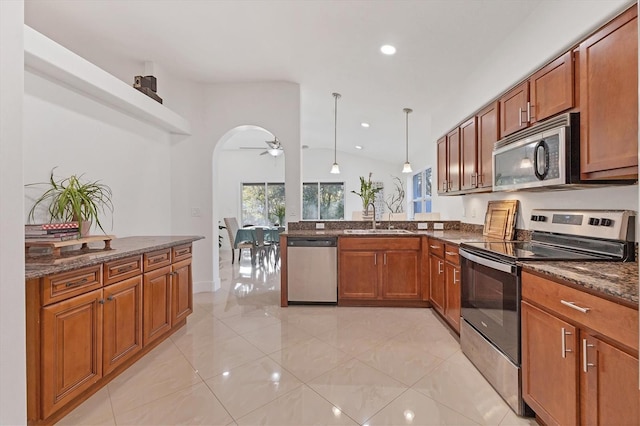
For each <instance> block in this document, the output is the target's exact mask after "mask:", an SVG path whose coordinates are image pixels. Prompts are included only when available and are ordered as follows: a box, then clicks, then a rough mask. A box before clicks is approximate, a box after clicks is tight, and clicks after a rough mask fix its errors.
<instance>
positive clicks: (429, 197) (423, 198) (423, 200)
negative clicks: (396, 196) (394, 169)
mask: <svg viewBox="0 0 640 426" xmlns="http://www.w3.org/2000/svg"><path fill="white" fill-rule="evenodd" d="M427 170H430V171H431V172H430V175H429V180H430V182H431V184H430V185H429V186H430V187H431V194H427ZM418 175H421V176H422V188H421V190H420V196H419V197H417V198H414V192H415V191H414V187H413V182H414V179H415V177H416V176H418ZM410 182H411V219H413V218H415V214H416V211H415V203H420V205H421V207H422V211H421V213H430V212H431V211H432V208H433V167H432V166H427V167H424V168H423V169H420V170H418V171H417V172H415V173H413V174H412V175H411V179H410ZM428 201H430V203H428V204H427V202H428ZM427 206H428V207H429V208H428V209H427Z"/></svg>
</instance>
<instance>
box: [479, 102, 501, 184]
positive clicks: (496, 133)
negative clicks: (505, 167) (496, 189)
mask: <svg viewBox="0 0 640 426" xmlns="http://www.w3.org/2000/svg"><path fill="white" fill-rule="evenodd" d="M499 111H500V107H499V103H498V102H497V101H496V102H493V103H491V104H490V105H488V106H486V107H485V108H483V109H482V110H480V112H478V113H477V114H476V123H477V126H478V129H477V135H478V140H477V148H476V151H477V155H478V158H477V166H476V179H475V183H476V186H477V187H478V188H485V189H486V190H489V191H490V190H491V189H492V188H493V182H492V179H493V178H492V177H493V145H494V144H495V143H496V142H497V141H498V140H499V139H500V116H499V114H498V112H499Z"/></svg>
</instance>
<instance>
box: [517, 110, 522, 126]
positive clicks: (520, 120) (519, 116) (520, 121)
mask: <svg viewBox="0 0 640 426" xmlns="http://www.w3.org/2000/svg"><path fill="white" fill-rule="evenodd" d="M518 126H522V108H518Z"/></svg>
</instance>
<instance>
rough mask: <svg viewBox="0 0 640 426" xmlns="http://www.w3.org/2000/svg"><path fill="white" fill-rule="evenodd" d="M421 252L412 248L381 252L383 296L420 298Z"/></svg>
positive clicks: (389, 297)
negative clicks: (411, 249)
mask: <svg viewBox="0 0 640 426" xmlns="http://www.w3.org/2000/svg"><path fill="white" fill-rule="evenodd" d="M419 254H420V252H418V251H410V250H403V251H401V250H398V251H386V252H384V253H381V255H382V263H383V265H384V274H383V280H382V297H383V298H385V299H415V300H420V279H419V277H420V266H419V265H420V263H419V261H418V259H419Z"/></svg>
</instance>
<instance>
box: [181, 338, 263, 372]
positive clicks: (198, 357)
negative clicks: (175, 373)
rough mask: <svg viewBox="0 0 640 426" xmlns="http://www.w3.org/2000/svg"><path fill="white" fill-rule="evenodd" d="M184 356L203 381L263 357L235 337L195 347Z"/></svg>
mask: <svg viewBox="0 0 640 426" xmlns="http://www.w3.org/2000/svg"><path fill="white" fill-rule="evenodd" d="M184 356H185V357H186V359H187V360H188V361H189V362H190V363H191V365H192V366H193V368H195V370H196V372H197V373H198V374H199V375H200V377H202V378H203V379H205V380H206V379H209V378H211V377H213V376H215V375H218V374H221V373H222V372H224V371H228V370H230V369H232V368H233V367H237V366H239V365H242V364H245V363H247V362H249V361H253V360H256V359H258V358H261V357H263V356H264V353H263V352H262V351H261V350H260V349H258V348H256V347H255V346H253V345H252V344H251V343H249V342H247V341H246V340H245V339H244V338H242V337H240V336H237V337H232V338H230V339H225V340H223V341H220V342H213V343H211V344H208V345H204V346H200V347H195V348H193V349H192V350H191V351H185V352H184Z"/></svg>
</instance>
